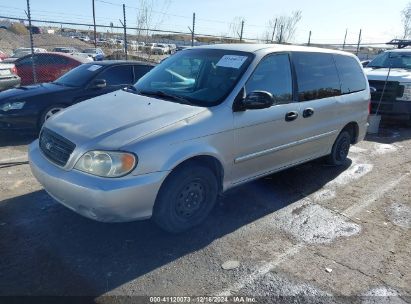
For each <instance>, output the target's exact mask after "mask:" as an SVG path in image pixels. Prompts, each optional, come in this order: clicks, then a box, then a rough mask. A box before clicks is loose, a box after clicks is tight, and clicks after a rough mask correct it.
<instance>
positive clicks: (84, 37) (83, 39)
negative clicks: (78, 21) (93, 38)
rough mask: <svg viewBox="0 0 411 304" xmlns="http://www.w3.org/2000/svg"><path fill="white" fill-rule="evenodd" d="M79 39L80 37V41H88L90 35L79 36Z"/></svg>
mask: <svg viewBox="0 0 411 304" xmlns="http://www.w3.org/2000/svg"><path fill="white" fill-rule="evenodd" d="M79 39H80V40H81V41H84V42H89V41H90V37H89V36H81V37H80V38H79Z"/></svg>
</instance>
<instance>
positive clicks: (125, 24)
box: [123, 4, 128, 60]
mask: <svg viewBox="0 0 411 304" xmlns="http://www.w3.org/2000/svg"><path fill="white" fill-rule="evenodd" d="M123 22H124V24H123V27H124V51H125V53H126V60H128V54H127V49H128V48H127V22H126V5H125V4H123Z"/></svg>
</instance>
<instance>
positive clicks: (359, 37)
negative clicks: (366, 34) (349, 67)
mask: <svg viewBox="0 0 411 304" xmlns="http://www.w3.org/2000/svg"><path fill="white" fill-rule="evenodd" d="M361 34H362V29H361V30H360V34H359V35H358V43H357V52H356V55H357V56H358V53H359V52H360V43H361Z"/></svg>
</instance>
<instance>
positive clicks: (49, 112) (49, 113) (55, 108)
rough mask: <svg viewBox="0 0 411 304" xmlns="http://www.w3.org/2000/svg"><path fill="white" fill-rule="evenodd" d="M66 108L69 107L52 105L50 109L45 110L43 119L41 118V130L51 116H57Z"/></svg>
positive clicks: (42, 115)
mask: <svg viewBox="0 0 411 304" xmlns="http://www.w3.org/2000/svg"><path fill="white" fill-rule="evenodd" d="M66 107H67V106H65V105H62V104H56V105H52V106H50V107H48V108H47V109H45V110H44V111H43V113H42V114H41V117H40V121H39V130H40V129H41V127H42V126H43V125H44V123H45V122H46V120H47V119H49V118H50V117H51V116H53V115H55V114H57V113H58V112H60V111H61V110H63V109H64V108H66Z"/></svg>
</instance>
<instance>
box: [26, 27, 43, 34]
mask: <svg viewBox="0 0 411 304" xmlns="http://www.w3.org/2000/svg"><path fill="white" fill-rule="evenodd" d="M26 29H27V30H29V31H30V26H26ZM31 33H32V34H43V30H42V29H41V28H40V27H38V26H32V27H31Z"/></svg>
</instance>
